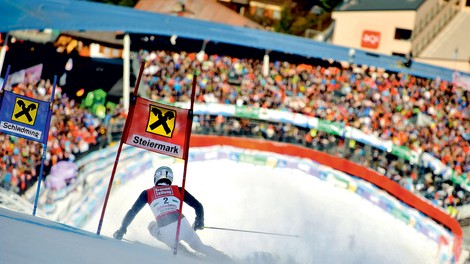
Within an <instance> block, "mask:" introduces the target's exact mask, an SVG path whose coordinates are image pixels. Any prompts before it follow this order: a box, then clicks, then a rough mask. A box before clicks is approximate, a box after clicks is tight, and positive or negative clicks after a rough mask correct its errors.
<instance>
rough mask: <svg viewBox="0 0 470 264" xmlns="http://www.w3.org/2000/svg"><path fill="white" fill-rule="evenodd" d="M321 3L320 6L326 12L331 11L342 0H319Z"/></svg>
mask: <svg viewBox="0 0 470 264" xmlns="http://www.w3.org/2000/svg"><path fill="white" fill-rule="evenodd" d="M320 2H321V4H320V6H321V7H322V8H323V10H325V11H326V12H328V13H330V12H331V11H333V10H334V9H335V8H336V7H337V6H338V5H339V4H340V3H342V2H343V0H320Z"/></svg>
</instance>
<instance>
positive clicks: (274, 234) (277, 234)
mask: <svg viewBox="0 0 470 264" xmlns="http://www.w3.org/2000/svg"><path fill="white" fill-rule="evenodd" d="M204 228H207V229H215V230H224V231H234V232H245V233H255V234H263V235H273V236H288V237H299V236H298V235H289V234H280V233H269V232H260V231H251V230H242V229H232V228H224V227H214V226H204Z"/></svg>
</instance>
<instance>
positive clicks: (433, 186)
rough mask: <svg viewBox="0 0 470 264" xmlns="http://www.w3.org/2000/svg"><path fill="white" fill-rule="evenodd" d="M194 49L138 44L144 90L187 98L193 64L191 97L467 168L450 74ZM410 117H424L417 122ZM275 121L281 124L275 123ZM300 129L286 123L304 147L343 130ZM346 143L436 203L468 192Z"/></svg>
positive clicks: (459, 104) (463, 116)
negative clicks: (258, 110) (354, 133)
mask: <svg viewBox="0 0 470 264" xmlns="http://www.w3.org/2000/svg"><path fill="white" fill-rule="evenodd" d="M199 55H201V54H196V53H186V52H171V51H140V52H139V55H138V56H139V58H140V59H141V60H143V61H146V62H147V63H148V66H147V68H146V70H145V72H144V73H145V74H144V77H143V80H144V85H143V88H144V90H145V93H146V96H148V97H149V98H151V99H152V100H162V101H166V102H169V103H172V102H179V101H188V100H189V94H190V89H191V82H192V72H193V71H194V70H195V69H198V71H199V72H200V73H199V76H198V87H199V91H198V92H197V94H196V102H199V103H221V104H234V105H239V106H240V105H248V106H252V107H262V108H270V109H278V110H285V111H290V112H294V113H301V114H304V115H307V116H312V117H318V118H321V119H323V120H328V121H332V122H339V123H341V124H343V125H344V126H351V127H354V128H358V129H360V130H362V131H363V132H364V133H367V134H370V135H373V136H376V137H379V138H381V139H384V140H391V141H392V142H393V143H394V144H396V145H399V146H405V147H407V148H409V149H411V150H416V151H422V152H427V153H429V154H431V155H433V156H434V157H436V158H438V159H439V160H441V161H442V163H443V164H445V165H446V166H449V167H450V168H452V169H454V170H455V172H456V173H457V174H458V175H460V174H463V175H465V176H467V178H468V176H470V153H469V151H470V148H469V146H470V144H469V142H468V139H469V135H470V126H469V113H470V112H469V109H470V108H469V105H468V103H467V100H468V98H469V92H468V91H466V90H464V89H462V87H459V86H456V85H454V84H453V83H452V82H449V81H446V80H440V79H439V78H436V79H425V78H419V77H416V76H409V75H406V74H402V73H392V72H387V71H384V70H380V69H375V68H373V67H370V68H363V67H360V66H356V65H348V66H344V67H341V66H337V64H336V65H335V66H332V65H330V66H324V65H318V66H317V65H306V64H293V63H289V62H287V61H274V62H270V63H269V68H268V70H267V72H265V69H263V61H262V60H258V59H252V58H233V57H229V56H218V55H206V54H202V55H203V57H202V56H201V57H200V58H198V56H199ZM201 58H202V59H201ZM265 73H267V74H265ZM418 117H425V118H424V120H427V121H426V122H418ZM283 126H284V125H282V124H278V125H273V124H268V125H267V129H266V131H267V133H266V135H270V134H274V135H273V136H271V137H278V136H275V135H277V133H279V132H280V131H284V132H285V130H284V128H283ZM242 127H243V126H242ZM270 127H271V128H270ZM279 127H282V128H280V129H276V128H279ZM273 128H274V132H273ZM242 129H243V128H242ZM257 129H259V130H262V128H257ZM300 130H302V129H301V128H295V127H294V128H291V130H289V133H290V134H292V135H295V136H294V137H296V138H297V139H296V141H297V142H298V141H302V142H304V141H310V145H312V147H313V146H322V147H325V146H324V145H331V144H323V143H322V142H330V141H331V142H333V145H337V146H342V145H344V144H345V140H346V139H344V138H336V137H335V136H333V135H322V134H323V133H322V132H320V131H316V132H313V133H314V134H316V135H315V136H312V134H311V133H310V132H308V133H307V132H306V131H302V132H299V131H300ZM267 138H269V136H267ZM348 144H349V142H348ZM354 144H355V145H356V146H357V145H358V143H357V142H355V143H354ZM330 149H331V148H330ZM354 151H355V152H357V153H358V155H355V156H354V157H359V160H358V162H360V163H362V164H364V165H371V164H372V165H371V166H372V167H375V169H377V170H378V171H379V172H381V173H383V174H384V175H387V176H389V177H390V178H393V179H395V180H397V181H399V182H401V183H403V184H404V185H406V186H410V184H409V182H410V181H411V182H413V183H414V184H412V185H411V187H409V188H412V189H414V190H418V191H419V192H422V193H423V194H424V195H425V196H426V197H427V198H430V199H431V200H434V201H436V203H438V204H440V205H442V206H445V205H448V204H452V205H456V204H462V203H466V202H467V200H468V197H467V191H465V190H463V189H462V188H460V187H459V186H454V184H452V182H451V181H449V180H445V179H442V177H440V176H439V175H435V174H433V173H432V172H430V171H429V170H425V169H423V168H419V169H418V168H417V169H415V170H412V169H411V168H412V167H415V166H414V165H410V164H404V165H402V164H401V163H403V162H399V161H398V160H396V157H393V156H391V155H382V156H381V157H383V158H380V159H378V158H377V159H376V160H375V161H374V160H371V158H370V157H374V155H375V156H377V157H378V154H377V152H378V150H371V153H372V154H369V153H368V154H367V155H368V156H366V154H364V150H362V149H361V148H358V147H356V148H355V150H354ZM333 152H336V150H335V151H333ZM361 153H362V154H361ZM374 153H375V154H374ZM341 155H342V154H341ZM379 165H380V166H379Z"/></svg>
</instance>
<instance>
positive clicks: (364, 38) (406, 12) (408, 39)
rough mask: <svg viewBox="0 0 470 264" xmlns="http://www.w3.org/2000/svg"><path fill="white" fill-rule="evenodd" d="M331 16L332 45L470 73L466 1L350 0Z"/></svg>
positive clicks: (469, 0)
mask: <svg viewBox="0 0 470 264" xmlns="http://www.w3.org/2000/svg"><path fill="white" fill-rule="evenodd" d="M332 17H333V20H334V21H335V28H334V33H333V37H332V43H333V44H336V45H341V46H346V47H351V48H355V49H364V50H368V51H371V52H376V53H382V54H387V55H398V56H403V57H407V56H412V59H413V60H418V61H422V62H425V63H429V64H434V65H438V66H442V67H447V68H454V69H456V70H461V71H465V72H470V63H469V58H470V47H469V45H468V44H467V43H469V41H470V36H468V34H467V33H466V32H467V31H468V26H469V24H468V23H469V22H470V0H394V1H390V0H351V1H345V3H344V4H343V5H341V6H340V7H338V8H337V9H336V10H335V11H334V12H333V14H332ZM457 18H459V19H457ZM454 33H455V34H454ZM443 36H447V37H443ZM436 46H439V47H442V48H440V49H436V48H435V47H436ZM457 51H458V52H457Z"/></svg>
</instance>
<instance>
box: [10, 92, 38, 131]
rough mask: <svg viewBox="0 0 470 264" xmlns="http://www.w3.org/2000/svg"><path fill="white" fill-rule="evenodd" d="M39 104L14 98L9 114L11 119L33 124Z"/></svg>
mask: <svg viewBox="0 0 470 264" xmlns="http://www.w3.org/2000/svg"><path fill="white" fill-rule="evenodd" d="M38 106H39V104H38V103H36V102H32V101H28V100H26V99H22V98H18V97H17V98H16V102H15V107H14V108H13V114H12V116H11V120H12V121H16V122H19V123H23V124H27V125H31V126H32V125H34V121H36V115H37V113H38Z"/></svg>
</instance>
